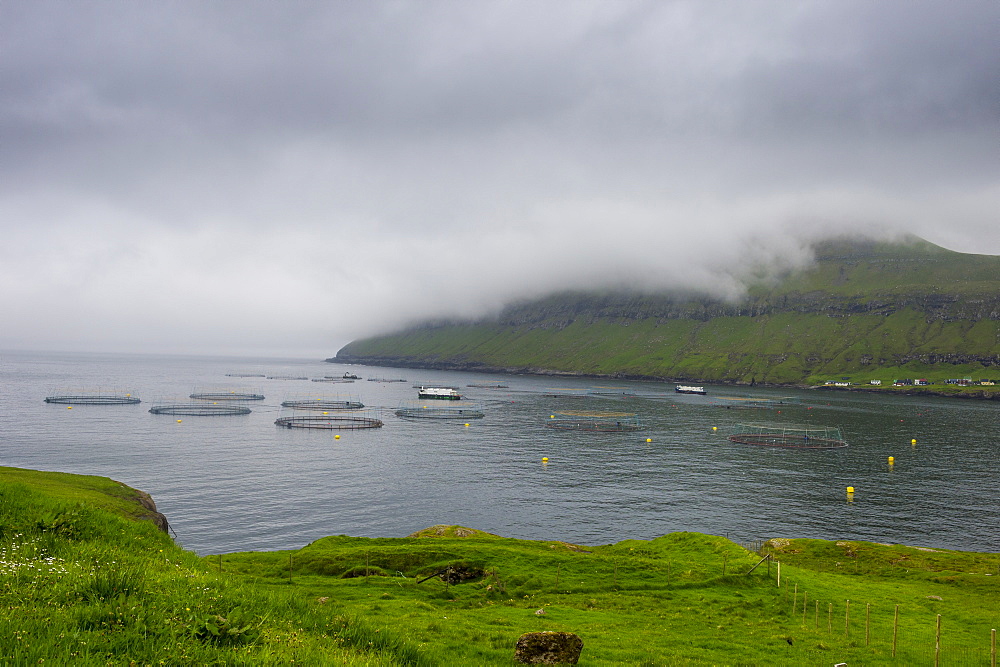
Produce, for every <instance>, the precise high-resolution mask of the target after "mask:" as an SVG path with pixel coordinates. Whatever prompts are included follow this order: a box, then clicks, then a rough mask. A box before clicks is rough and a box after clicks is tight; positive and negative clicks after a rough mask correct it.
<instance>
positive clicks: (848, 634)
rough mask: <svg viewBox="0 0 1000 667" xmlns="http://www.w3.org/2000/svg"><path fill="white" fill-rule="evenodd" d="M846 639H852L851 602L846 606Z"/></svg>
mask: <svg viewBox="0 0 1000 667" xmlns="http://www.w3.org/2000/svg"><path fill="white" fill-rule="evenodd" d="M844 638H845V639H850V638H851V601H850V600H848V601H847V603H846V604H845V605H844Z"/></svg>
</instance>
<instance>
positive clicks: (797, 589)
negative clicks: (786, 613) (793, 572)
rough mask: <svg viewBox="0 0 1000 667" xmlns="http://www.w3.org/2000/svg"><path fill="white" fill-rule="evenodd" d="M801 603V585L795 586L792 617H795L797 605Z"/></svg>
mask: <svg viewBox="0 0 1000 667" xmlns="http://www.w3.org/2000/svg"><path fill="white" fill-rule="evenodd" d="M798 601H799V585H798V584H795V592H794V593H793V594H792V616H795V605H796V603H797V602H798Z"/></svg>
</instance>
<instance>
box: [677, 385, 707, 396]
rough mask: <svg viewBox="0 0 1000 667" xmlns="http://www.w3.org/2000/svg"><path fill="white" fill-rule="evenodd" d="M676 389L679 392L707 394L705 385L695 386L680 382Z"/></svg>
mask: <svg viewBox="0 0 1000 667" xmlns="http://www.w3.org/2000/svg"><path fill="white" fill-rule="evenodd" d="M674 391H676V392H677V393H678V394H705V393H706V392H705V388H704V387H695V386H692V385H689V384H679V385H677V386H676V387H674Z"/></svg>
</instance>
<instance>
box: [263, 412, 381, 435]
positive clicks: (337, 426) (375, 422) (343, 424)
mask: <svg viewBox="0 0 1000 667" xmlns="http://www.w3.org/2000/svg"><path fill="white" fill-rule="evenodd" d="M274 424H275V426H281V427H284V428H311V429H325V430H338V431H358V430H360V429H365V428H381V427H382V420H381V419H375V418H374V417H361V416H358V415H293V416H291V417H278V418H277V419H276V420H274Z"/></svg>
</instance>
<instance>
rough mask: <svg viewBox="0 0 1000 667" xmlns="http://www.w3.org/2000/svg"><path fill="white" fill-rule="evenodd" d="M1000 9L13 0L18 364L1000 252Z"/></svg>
mask: <svg viewBox="0 0 1000 667" xmlns="http://www.w3.org/2000/svg"><path fill="white" fill-rule="evenodd" d="M998 22H1000V4H998V3H996V2H995V1H993V0H988V1H977V0H970V1H964V2H956V3H940V2H932V1H929V0H905V1H904V0H885V1H883V2H878V3H873V2H868V1H860V0H857V1H855V0H817V1H814V2H806V3H801V2H777V1H764V0H761V1H756V2H755V1H749V2H746V1H740V2H735V1H731V2H727V1H721V2H699V1H697V0H689V1H688V0H677V1H672V0H661V1H658V2H642V1H636V0H622V1H620V2H601V1H592V2H591V1H588V0H573V1H572V2H570V1H568V0H556V1H553V2H544V3H538V2H526V1H524V2H522V1H519V0H514V1H510V2H485V1H481V0H472V1H470V2H449V1H435V0H430V1H425V2H405V1H403V2H395V1H393V2H389V1H382V2H379V1H376V2H348V1H341V2H311V1H298V2H290V3H274V2H263V1H260V0H257V1H250V2H241V3H204V2H191V1H183V0H182V1H175V2H168V3H115V2H60V1H54V0H40V1H38V2H21V3H12V2H10V3H0V45H2V46H0V53H2V59H0V63H2V65H0V147H2V148H0V225H2V233H3V237H2V238H3V243H2V244H0V285H2V289H0V311H2V312H3V326H2V327H0V349H11V348H28V349H72V350H108V351H156V352H211V353H233V354H243V353H249V354H292V355H302V356H329V355H330V354H332V353H333V352H335V351H336V350H337V349H338V348H339V347H340V346H341V345H342V344H344V343H346V342H347V341H349V340H351V339H353V338H357V337H360V336H364V335H369V334H373V333H377V332H379V331H385V330H390V329H392V328H394V327H397V326H399V325H401V324H404V323H407V322H410V321H414V320H417V319H421V318H425V317H445V316H463V317H465V316H477V315H482V314H485V313H489V312H492V311H494V310H496V309H497V308H499V307H500V306H501V305H502V304H503V303H505V302H507V301H509V300H511V299H514V298H520V297H531V296H538V295H541V294H544V293H546V292H549V291H552V290H558V289H565V288H568V287H600V286H608V285H610V286H622V285H626V286H633V287H637V288H641V289H667V288H676V287H685V288H692V287H695V288H701V289H707V290H711V291H712V292H713V293H716V294H720V295H724V296H735V295H738V294H739V292H740V289H741V283H740V278H741V276H742V275H744V273H745V272H746V271H747V270H748V269H749V268H751V267H754V266H757V265H761V264H764V265H767V266H771V267H773V268H784V267H789V266H799V265H804V264H805V263H807V262H808V261H810V254H809V251H808V250H807V245H808V242H809V241H810V240H812V239H816V238H821V237H824V236H827V235H830V234H841V233H853V232H863V233H867V234H872V235H875V236H877V237H880V238H881V237H885V238H890V237H893V236H898V235H902V234H905V233H912V234H917V235H919V236H921V237H923V238H926V239H928V240H930V241H932V242H934V243H937V244H939V245H943V246H945V247H948V248H951V249H953V250H959V251H963V252H976V253H989V254H1000V225H998V224H997V223H998V220H997V218H998V215H997V212H998V211H1000V164H998V158H997V146H998V138H1000V137H998V123H997V109H998V108H1000V104H998V103H1000V94H998V92H997V91H998V88H997V85H996V74H997V72H998V71H1000V49H997V48H996V26H997V25H998V24H1000V23H998Z"/></svg>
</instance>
